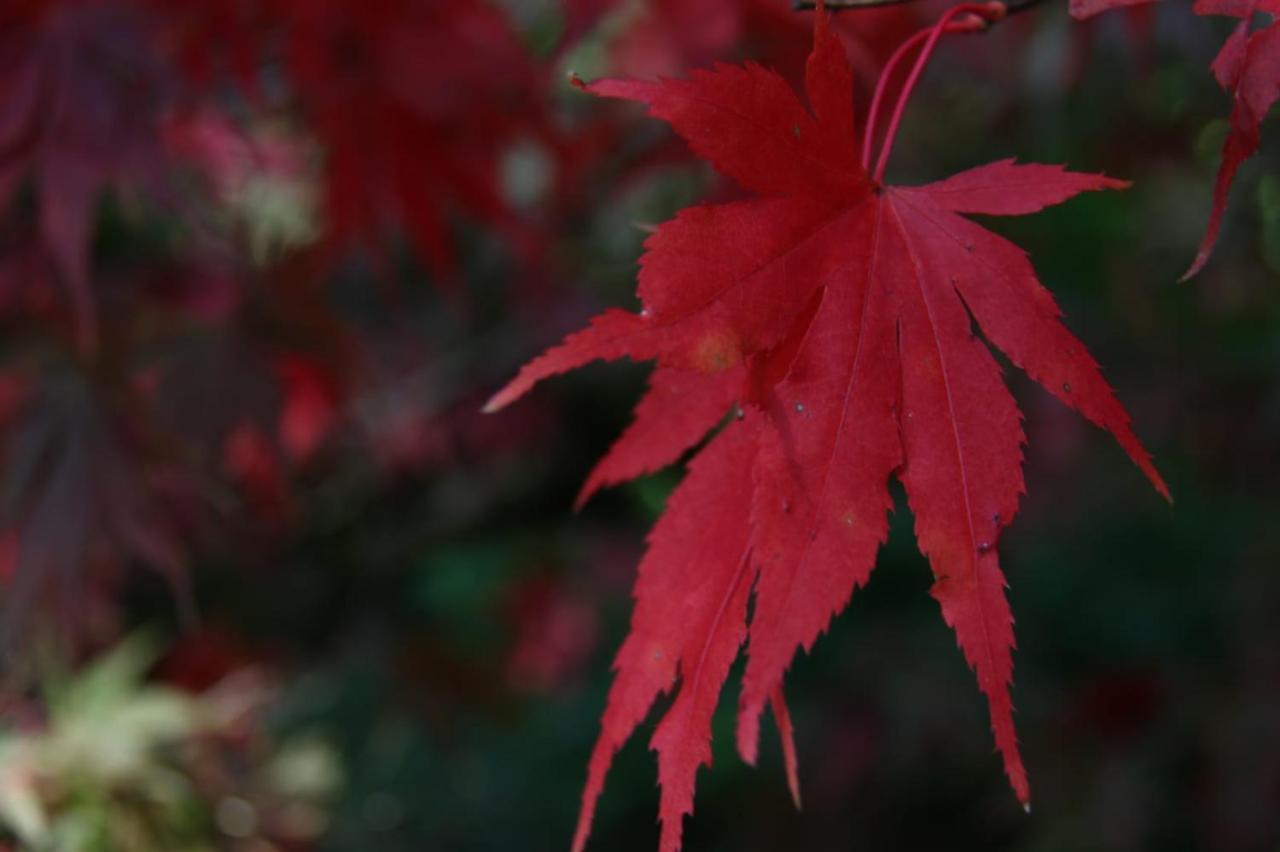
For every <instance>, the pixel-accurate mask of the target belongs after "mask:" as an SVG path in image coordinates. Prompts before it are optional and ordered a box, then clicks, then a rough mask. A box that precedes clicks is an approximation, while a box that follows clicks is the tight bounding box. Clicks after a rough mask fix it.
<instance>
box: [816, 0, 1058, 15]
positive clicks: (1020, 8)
mask: <svg viewBox="0 0 1280 852" xmlns="http://www.w3.org/2000/svg"><path fill="white" fill-rule="evenodd" d="M916 2H918V0H827V2H826V4H825V5H826V7H827V11H829V12H856V11H857V10H859V9H878V8H880V7H882V6H900V5H904V4H906V3H916ZM1043 2H1044V0H1009V1H1008V2H1006V3H1005V8H1006V10H1007V11H1006V12H1005V14H1006V15H1015V14H1017V13H1019V12H1025V11H1027V10H1028V9H1032V8H1034V7H1036V6H1039V5H1040V4H1041V3H1043ZM817 7H818V4H817V2H816V0H792V3H791V8H793V9H795V10H796V11H806V10H809V11H811V10H813V9H816V8H817Z"/></svg>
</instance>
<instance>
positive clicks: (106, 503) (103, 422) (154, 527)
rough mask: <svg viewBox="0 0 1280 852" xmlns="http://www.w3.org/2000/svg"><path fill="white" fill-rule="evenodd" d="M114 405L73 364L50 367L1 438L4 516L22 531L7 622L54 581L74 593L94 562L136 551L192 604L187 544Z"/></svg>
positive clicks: (66, 600) (18, 620)
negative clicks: (53, 370) (69, 368)
mask: <svg viewBox="0 0 1280 852" xmlns="http://www.w3.org/2000/svg"><path fill="white" fill-rule="evenodd" d="M135 443H136V442H135V441H134V440H132V439H131V437H130V435H129V432H128V429H127V427H126V425H125V424H124V423H123V422H122V420H121V418H120V417H119V414H118V412H116V411H114V410H113V406H112V405H111V404H110V403H109V402H108V401H107V400H106V399H105V398H104V396H103V394H102V392H101V391H100V390H99V389H97V388H94V387H92V386H91V385H90V384H89V383H88V382H87V381H86V379H85V377H84V376H82V375H79V374H77V373H74V372H64V373H61V374H54V375H45V376H44V377H43V379H42V381H41V383H40V386H39V387H38V389H37V391H36V392H34V393H33V394H32V395H31V397H30V399H29V400H28V402H27V405H26V406H25V407H24V411H23V413H22V414H21V415H20V416H19V420H18V422H17V424H16V426H15V429H14V431H13V433H12V434H11V435H10V436H9V439H8V442H7V446H6V448H5V450H6V452H5V460H6V464H5V475H4V480H3V495H4V503H3V511H4V518H3V522H4V523H5V525H6V526H7V527H8V528H10V529H12V530H14V531H15V532H16V535H17V541H18V550H17V559H16V564H15V571H14V576H13V578H12V580H11V582H10V584H9V586H8V588H7V589H6V593H5V609H4V613H3V623H4V631H5V635H6V637H7V638H9V639H12V638H13V637H14V635H15V633H14V631H15V630H17V629H18V628H19V627H20V626H21V625H22V624H23V623H24V622H23V621H22V617H23V616H24V614H26V613H27V612H28V611H29V610H30V609H31V608H32V607H33V606H35V605H36V604H38V603H40V602H41V598H42V596H43V594H44V592H45V591H47V590H49V589H57V590H58V591H59V593H60V594H61V596H62V598H63V600H62V601H61V603H62V604H63V605H67V604H70V603H71V602H72V601H76V603H77V605H78V604H79V601H77V600H76V598H77V593H79V592H81V591H82V590H83V588H84V586H85V584H84V576H83V572H85V571H86V570H87V569H88V567H89V566H90V565H100V564H103V563H108V564H109V563H119V562H121V561H122V560H127V559H136V560H138V561H140V562H142V563H143V564H146V565H148V566H150V567H152V568H154V569H156V570H157V571H159V572H161V574H162V575H163V576H165V577H166V578H167V579H168V580H169V581H170V582H172V583H173V584H175V587H176V588H177V589H178V590H179V591H180V592H182V593H181V594H179V602H180V604H186V603H187V599H186V595H185V591H184V589H185V586H184V584H185V573H184V571H185V567H184V561H185V560H184V558H183V554H182V550H181V548H180V546H179V544H178V540H177V538H176V536H175V531H174V530H173V529H172V528H171V527H170V526H169V521H168V518H167V516H166V514H165V513H163V512H161V511H160V503H159V501H158V500H157V499H156V496H155V494H154V493H153V489H152V488H151V486H150V484H149V483H148V482H147V480H146V478H145V474H144V469H143V468H142V466H141V465H140V463H139V460H138V459H137V458H136V457H135V447H134V446H133V445H134V444H135Z"/></svg>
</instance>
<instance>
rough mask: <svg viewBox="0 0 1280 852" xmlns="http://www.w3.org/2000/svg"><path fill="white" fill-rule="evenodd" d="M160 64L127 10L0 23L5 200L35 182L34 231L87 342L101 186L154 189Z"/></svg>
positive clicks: (0, 181)
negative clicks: (91, 256)
mask: <svg viewBox="0 0 1280 852" xmlns="http://www.w3.org/2000/svg"><path fill="white" fill-rule="evenodd" d="M169 88H170V87H169V84H168V82H167V77H166V75H165V74H164V71H163V66H162V65H161V64H160V63H159V62H158V61H157V59H156V58H155V56H154V54H153V52H152V51H151V49H150V44H149V42H148V40H147V39H146V38H145V36H144V33H143V31H142V28H141V25H140V23H139V21H138V20H137V19H136V17H135V16H134V15H133V13H132V12H131V11H130V10H129V9H127V8H125V7H124V6H121V5H118V4H114V3H109V2H103V3H84V4H81V3H44V4H30V5H29V6H28V11H27V13H26V14H22V13H19V14H16V15H13V16H12V17H10V18H8V19H7V20H6V21H5V22H4V26H2V27H0V205H10V204H13V203H14V200H15V196H16V195H17V191H18V189H19V188H20V187H21V186H22V185H23V182H24V180H25V179H26V178H28V177H29V178H31V180H32V181H33V183H34V186H35V191H36V195H37V199H38V202H37V203H38V207H39V218H38V221H39V236H40V239H41V241H42V242H43V244H44V246H45V248H46V250H47V251H48V252H49V253H50V255H51V257H52V258H53V260H54V262H55V263H56V266H57V270H58V274H59V276H60V278H61V281H62V283H63V285H64V286H65V287H66V288H67V290H68V292H69V294H70V297H71V300H72V303H73V305H74V310H75V315H76V319H77V323H78V327H79V328H78V330H79V333H80V335H81V337H82V339H83V340H84V341H85V342H86V343H90V344H92V342H93V341H94V339H95V336H96V332H95V325H96V321H95V310H94V300H93V296H92V293H91V292H90V273H89V249H90V244H91V240H92V235H93V224H94V213H95V210H96V205H97V202H98V198H99V195H100V193H101V192H102V190H104V189H106V188H108V187H120V186H123V185H128V184H131V183H146V184H148V185H150V186H151V187H152V188H153V189H155V188H158V187H159V184H160V182H161V179H162V175H163V171H162V163H163V162H164V157H163V156H162V154H163V149H162V146H161V144H160V136H159V129H160V120H161V115H162V111H163V107H164V105H165V103H166V101H167V99H168V97H169Z"/></svg>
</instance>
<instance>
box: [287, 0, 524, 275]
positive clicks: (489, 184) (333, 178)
mask: <svg viewBox="0 0 1280 852" xmlns="http://www.w3.org/2000/svg"><path fill="white" fill-rule="evenodd" d="M283 6H284V7H285V9H286V10H287V14H286V15H284V16H283V21H284V22H285V24H286V29H285V32H286V34H287V41H286V51H285V58H286V62H287V68H288V70H289V73H290V82H291V83H292V85H293V86H294V88H295V90H296V93H297V96H298V100H299V102H300V104H301V106H302V109H303V112H304V113H305V114H306V116H307V118H308V119H309V121H310V122H311V125H312V127H313V128H314V130H315V131H316V133H317V135H318V136H319V138H320V139H321V141H322V142H323V143H324V146H325V149H326V176H325V184H326V187H325V192H326V200H327V213H328V218H329V221H328V231H329V236H330V239H331V241H333V242H334V243H336V244H341V245H346V244H349V243H351V242H354V241H359V240H362V239H363V240H369V241H370V242H374V243H375V244H376V243H377V239H376V238H377V235H378V232H379V228H380V226H382V225H383V224H384V223H385V222H387V221H391V222H394V223H397V224H400V225H402V226H403V227H404V230H405V232H406V233H407V234H408V236H409V237H410V239H411V240H412V241H413V244H414V247H415V248H416V250H417V252H418V254H419V255H420V256H421V258H422V259H423V260H424V261H426V262H427V263H428V264H429V265H430V267H431V268H432V270H433V271H434V272H436V273H437V274H438V275H440V276H441V277H444V278H448V276H449V274H450V273H451V272H452V271H453V269H454V265H455V256H454V251H453V245H452V241H451V239H450V229H449V226H448V217H449V216H450V215H451V214H453V213H455V212H463V213H466V214H468V215H469V216H471V217H473V218H476V219H479V220H481V221H486V222H489V223H491V224H492V225H494V226H495V227H496V228H498V229H499V230H504V229H505V230H506V231H507V233H508V235H512V236H513V237H514V238H515V239H516V240H517V242H518V241H519V239H520V238H521V237H520V235H518V234H516V233H515V232H516V231H517V230H518V228H517V226H516V224H515V221H514V219H513V217H512V215H511V214H510V211H509V210H508V209H507V206H506V203H505V201H504V200H503V198H502V193H501V188H500V186H499V177H500V172H499V165H500V156H501V154H502V152H503V150H504V147H505V145H506V144H507V143H508V142H510V141H511V140H512V138H513V136H514V135H515V134H516V133H517V132H518V131H521V130H523V129H525V128H526V127H528V126H530V125H531V124H532V123H533V119H532V118H531V116H532V112H531V110H530V104H531V103H533V102H534V101H535V100H536V98H535V96H534V89H533V86H532V84H533V82H534V81H535V79H536V76H537V75H536V73H535V70H534V67H533V64H532V61H531V60H530V58H529V56H528V55H527V53H526V51H525V50H524V48H523V47H522V45H521V44H520V42H519V39H518V38H517V37H516V34H515V33H514V31H513V30H512V29H511V27H510V25H509V23H508V20H507V17H506V15H505V14H504V13H503V12H502V11H500V10H499V9H497V8H496V7H493V6H491V5H490V4H488V3H454V4H443V3H434V2H423V0H375V1H374V2H369V1H368V0H325V2H314V0H292V2H289V3H286V4H283Z"/></svg>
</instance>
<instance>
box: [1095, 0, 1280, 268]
mask: <svg viewBox="0 0 1280 852" xmlns="http://www.w3.org/2000/svg"><path fill="white" fill-rule="evenodd" d="M1150 2H1154V0H1071V14H1072V15H1073V16H1075V17H1077V18H1088V17H1091V16H1093V15H1096V14H1098V13H1100V12H1105V11H1107V10H1109V9H1115V8H1119V7H1122V6H1136V5H1139V4H1143V3H1150ZM1194 8H1195V12H1196V14H1197V15H1225V16H1228V17H1232V18H1239V19H1240V23H1239V24H1237V25H1236V28H1235V29H1234V30H1233V31H1232V33H1231V35H1230V37H1228V38H1227V41H1226V43H1225V44H1223V46H1222V50H1221V51H1219V53H1218V56H1217V58H1215V59H1214V60H1213V65H1212V66H1211V70H1212V71H1213V76H1214V78H1215V79H1216V80H1217V81H1218V85H1220V86H1222V88H1223V89H1224V90H1226V92H1227V93H1228V94H1230V95H1231V99H1232V107H1231V118H1230V129H1229V131H1228V132H1227V139H1226V141H1225V142H1224V143H1223V146H1222V163H1221V164H1220V165H1219V166H1218V177H1217V179H1216V180H1215V181H1214V186H1213V206H1212V208H1211V209H1210V211H1209V223H1208V225H1207V226H1206V227H1205V233H1204V237H1203V239H1202V240H1201V241H1200V248H1199V250H1197V252H1196V256H1195V260H1193V261H1192V263H1191V268H1190V269H1188V270H1187V271H1186V273H1185V274H1184V275H1183V276H1182V277H1183V279H1184V280H1185V279H1187V278H1190V277H1191V276H1192V275H1195V274H1196V273H1197V272H1199V271H1200V270H1201V269H1203V268H1204V265H1205V264H1206V263H1207V262H1208V261H1209V255H1210V254H1212V253H1213V247H1214V244H1215V243H1217V241H1218V232H1219V230H1220V229H1221V228H1222V217H1223V214H1224V213H1225V212H1226V209H1227V196H1228V195H1229V193H1230V192H1231V184H1232V182H1233V181H1234V180H1235V177H1236V172H1237V171H1238V170H1239V168H1240V164H1241V163H1243V162H1244V161H1245V160H1247V159H1248V158H1249V157H1251V156H1253V155H1254V153H1255V152H1257V150H1258V145H1259V142H1260V141H1261V127H1262V120H1263V119H1264V118H1265V117H1266V115H1267V113H1268V112H1269V111H1270V109H1271V107H1272V106H1273V105H1274V104H1275V102H1276V100H1277V99H1280V2H1277V0H1196V3H1195V7H1194ZM1259 12H1261V13H1263V14H1266V15H1269V16H1271V18H1272V22H1271V23H1270V24H1268V25H1267V26H1264V27H1262V28H1260V29H1256V30H1255V29H1254V28H1253V18H1254V15H1256V14H1257V13H1259Z"/></svg>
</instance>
